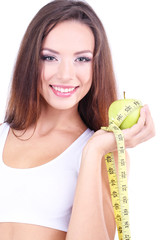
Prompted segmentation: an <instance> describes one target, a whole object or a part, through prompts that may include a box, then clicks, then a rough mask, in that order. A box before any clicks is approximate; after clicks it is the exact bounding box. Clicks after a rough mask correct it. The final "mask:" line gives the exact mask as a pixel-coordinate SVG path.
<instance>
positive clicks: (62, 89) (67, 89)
mask: <svg viewBox="0 0 160 240" xmlns="http://www.w3.org/2000/svg"><path fill="white" fill-rule="evenodd" d="M50 87H51V88H53V89H54V90H55V91H58V92H61V93H70V92H73V91H74V90H75V89H76V88H78V86H77V87H57V86H54V85H50Z"/></svg>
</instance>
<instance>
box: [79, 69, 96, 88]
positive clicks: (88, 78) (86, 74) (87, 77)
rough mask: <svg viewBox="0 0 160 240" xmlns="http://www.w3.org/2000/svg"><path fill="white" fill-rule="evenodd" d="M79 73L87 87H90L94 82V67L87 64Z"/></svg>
mask: <svg viewBox="0 0 160 240" xmlns="http://www.w3.org/2000/svg"><path fill="white" fill-rule="evenodd" d="M78 75H79V79H81V83H82V85H85V86H86V87H89V88H90V86H91V84H92V75H93V74H92V67H91V66H88V67H87V66H86V67H85V68H83V70H82V69H81V71H79V73H78Z"/></svg>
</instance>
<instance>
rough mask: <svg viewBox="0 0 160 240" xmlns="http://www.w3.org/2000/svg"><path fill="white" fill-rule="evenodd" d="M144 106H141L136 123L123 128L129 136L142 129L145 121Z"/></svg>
mask: <svg viewBox="0 0 160 240" xmlns="http://www.w3.org/2000/svg"><path fill="white" fill-rule="evenodd" d="M145 107H146V106H144V107H142V108H141V111H140V117H139V120H138V122H137V123H136V124H134V125H133V126H132V127H131V128H128V129H125V130H124V132H125V133H129V134H130V136H132V137H134V136H136V135H137V134H139V133H140V132H141V130H142V129H143V127H144V126H145V123H146V111H145Z"/></svg>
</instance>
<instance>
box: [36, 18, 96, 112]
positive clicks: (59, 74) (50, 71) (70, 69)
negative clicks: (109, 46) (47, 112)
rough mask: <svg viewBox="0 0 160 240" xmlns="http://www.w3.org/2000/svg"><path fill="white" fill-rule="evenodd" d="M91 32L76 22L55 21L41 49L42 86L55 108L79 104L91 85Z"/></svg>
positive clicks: (46, 98)
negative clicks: (57, 22) (56, 22)
mask: <svg viewBox="0 0 160 240" xmlns="http://www.w3.org/2000/svg"><path fill="white" fill-rule="evenodd" d="M93 51H94V35H93V33H92V31H91V29H90V28H89V27H88V26H87V25H85V24H83V23H80V22H78V21H65V22H62V23H59V24H57V25H56V26H55V27H54V28H53V29H52V30H51V32H50V33H49V34H48V35H47V37H46V38H45V40H44V43H43V45H42V49H41V66H42V69H41V79H42V81H41V89H40V93H41V95H42V96H43V98H44V99H45V101H46V102H47V103H48V105H50V106H51V107H52V108H54V109H61V110H62V109H69V108H72V107H76V108H77V106H78V103H79V101H80V100H81V99H82V98H83V97H84V96H85V95H86V94H87V93H88V91H89V89H90V87H91V84H92V62H93Z"/></svg>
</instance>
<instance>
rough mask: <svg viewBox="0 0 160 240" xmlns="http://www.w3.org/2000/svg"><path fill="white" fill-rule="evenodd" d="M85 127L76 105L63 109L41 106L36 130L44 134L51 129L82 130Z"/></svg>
mask: <svg viewBox="0 0 160 240" xmlns="http://www.w3.org/2000/svg"><path fill="white" fill-rule="evenodd" d="M86 128H87V127H86V125H85V124H84V123H83V121H82V119H81V117H80V115H79V112H78V107H77V106H74V107H73V108H71V109H65V110H59V109H53V108H52V107H50V106H47V107H46V106H42V108H41V114H40V117H39V120H38V122H37V126H36V132H38V134H40V135H44V134H46V133H47V132H50V131H52V130H62V131H72V130H73V131H79V132H83V131H85V130H86Z"/></svg>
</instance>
